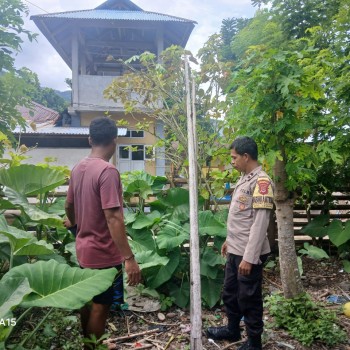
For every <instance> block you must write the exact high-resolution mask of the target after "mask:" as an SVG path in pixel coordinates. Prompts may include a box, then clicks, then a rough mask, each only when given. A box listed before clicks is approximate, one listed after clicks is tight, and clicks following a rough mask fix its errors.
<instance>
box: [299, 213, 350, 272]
mask: <svg viewBox="0 0 350 350" xmlns="http://www.w3.org/2000/svg"><path fill="white" fill-rule="evenodd" d="M302 233H304V234H307V235H309V236H311V237H324V236H328V237H329V240H330V242H331V243H332V244H334V245H335V246H336V247H337V248H338V252H339V256H340V257H342V258H344V257H348V251H349V246H350V221H346V222H342V221H340V220H332V221H330V217H329V215H319V216H317V217H316V218H315V219H313V220H312V221H311V222H310V223H309V224H308V225H307V226H305V227H304V228H303V229H302ZM314 248H315V247H314ZM344 269H345V271H347V272H348V271H350V269H349V268H348V265H347V260H344Z"/></svg>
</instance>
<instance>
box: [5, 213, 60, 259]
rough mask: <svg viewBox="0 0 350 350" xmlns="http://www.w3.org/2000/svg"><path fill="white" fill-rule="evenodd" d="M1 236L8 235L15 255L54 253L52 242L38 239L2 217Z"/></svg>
mask: <svg viewBox="0 0 350 350" xmlns="http://www.w3.org/2000/svg"><path fill="white" fill-rule="evenodd" d="M0 236H3V237H6V238H7V239H8V241H9V243H10V246H11V251H12V254H13V255H33V256H35V255H48V254H54V248H53V246H52V244H48V243H46V242H45V241H38V240H37V239H36V238H35V237H34V236H33V234H31V233H30V232H26V231H22V230H19V229H18V228H16V227H12V226H8V225H7V223H6V219H5V218H4V217H0Z"/></svg>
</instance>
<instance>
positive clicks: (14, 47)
mask: <svg viewBox="0 0 350 350" xmlns="http://www.w3.org/2000/svg"><path fill="white" fill-rule="evenodd" d="M27 14H28V11H27V8H26V6H25V5H24V4H23V3H22V2H21V1H20V0H7V1H1V2H0V155H1V154H2V153H3V150H4V147H5V145H6V144H9V142H10V140H13V136H12V132H11V131H12V130H13V129H14V128H15V127H16V125H24V123H25V121H24V119H23V118H22V117H21V115H20V113H19V112H18V111H17V109H16V106H17V105H26V104H28V103H29V98H28V97H27V96H26V95H25V91H26V89H27V88H28V86H27V84H26V83H25V82H24V81H23V79H21V78H20V77H19V76H18V74H17V73H16V71H15V69H14V55H15V54H16V53H17V52H19V51H20V50H21V44H22V43H23V37H26V38H27V39H28V40H30V41H32V40H33V39H34V38H35V35H34V34H32V33H30V32H29V31H28V30H26V29H24V28H23V24H24V22H23V18H22V16H26V15H27Z"/></svg>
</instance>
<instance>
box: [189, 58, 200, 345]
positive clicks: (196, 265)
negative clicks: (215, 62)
mask: <svg viewBox="0 0 350 350" xmlns="http://www.w3.org/2000/svg"><path fill="white" fill-rule="evenodd" d="M185 82H186V93H187V133H188V161H189V179H188V182H189V191H190V232H191V234H190V256H191V261H190V276H191V350H202V309H201V306H202V305H201V279H200V262H199V237H198V178H197V152H196V151H197V134H196V132H195V131H196V127H195V123H196V115H195V111H194V110H193V109H192V108H193V105H192V102H191V100H192V98H191V97H192V96H191V95H192V94H193V90H192V93H191V84H190V67H189V62H188V58H187V56H186V57H185Z"/></svg>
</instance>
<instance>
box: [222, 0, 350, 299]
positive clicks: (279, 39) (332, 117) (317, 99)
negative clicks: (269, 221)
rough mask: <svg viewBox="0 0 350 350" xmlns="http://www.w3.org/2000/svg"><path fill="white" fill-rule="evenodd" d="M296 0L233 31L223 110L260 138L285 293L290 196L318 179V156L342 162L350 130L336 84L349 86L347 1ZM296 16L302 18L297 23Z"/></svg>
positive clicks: (295, 282)
mask: <svg viewBox="0 0 350 350" xmlns="http://www.w3.org/2000/svg"><path fill="white" fill-rule="evenodd" d="M259 3H262V2H261V1H260V2H259ZM297 3H298V4H299V3H300V2H293V1H282V0H276V1H273V2H272V4H270V9H269V10H267V9H266V10H259V11H258V12H257V14H256V16H255V18H254V19H253V20H252V21H251V22H250V23H249V25H248V26H247V27H245V28H243V29H242V30H241V31H240V32H239V33H238V34H237V35H236V36H235V38H234V40H233V42H232V44H231V48H232V51H233V53H234V54H235V55H236V57H237V59H236V62H235V64H236V65H235V70H234V73H233V79H232V83H231V86H230V96H229V102H230V103H232V109H231V113H230V114H229V116H228V117H229V120H230V123H231V125H232V126H234V127H235V128H236V130H237V132H238V133H240V134H249V135H251V136H252V137H254V138H255V139H257V140H258V141H260V145H261V148H262V149H263V151H264V158H265V159H264V165H265V167H267V168H268V167H270V168H271V167H272V166H273V171H274V175H275V183H276V213H277V223H278V231H279V250H280V264H281V279H282V284H283V289H284V293H285V296H286V297H288V298H291V297H295V296H297V295H298V294H299V293H300V292H301V291H302V285H301V282H300V276H299V273H298V267H297V259H296V253H295V245H294V227H293V206H294V202H295V199H296V198H297V195H298V193H308V192H309V191H310V188H311V186H312V185H315V184H316V180H317V172H318V170H319V169H320V168H321V167H322V165H323V164H324V162H326V161H329V160H330V159H331V160H332V162H333V164H334V165H336V166H341V164H342V162H343V161H344V160H345V158H344V157H343V156H342V146H343V145H344V144H345V140H348V138H349V132H348V124H349V110H350V109H349V103H348V102H349V101H348V96H346V97H345V94H344V93H342V92H340V91H339V90H342V91H343V92H344V90H343V86H344V85H345V86H347V87H348V86H349V85H348V84H349V82H348V80H347V78H348V65H345V62H346V55H347V54H346V52H348V50H349V45H348V44H349V42H348V41H347V45H345V44H344V41H342V38H344V34H345V33H346V32H344V26H345V25H346V21H345V18H349V17H346V16H347V15H348V14H349V9H348V7H347V6H346V1H342V2H333V1H322V4H325V9H328V10H329V11H328V12H327V13H325V12H324V11H323V12H319V13H318V12H317V11H313V5H314V3H315V2H314V1H306V0H305V1H303V2H302V6H301V10H300V9H299V8H298V6H299V5H298V4H297ZM319 3H320V2H317V4H318V5H319ZM291 4H292V5H293V8H291ZM334 7H336V9H335V8H334ZM308 9H310V12H311V13H307V12H306V10H308ZM296 12H298V13H299V15H295V13H296ZM282 16H283V18H284V19H285V18H293V21H294V23H289V22H288V21H285V20H284V21H282V20H281V18H282ZM308 16H309V17H308ZM306 18H309V20H308V21H307V20H306ZM340 18H341V19H340ZM286 22H288V24H286ZM299 22H302V23H308V26H307V27H304V28H300V26H298V24H300V23H299ZM347 24H348V23H347ZM332 26H333V27H332ZM337 28H338V29H337ZM340 28H342V29H340ZM296 30H297V31H296ZM347 30H348V27H347ZM336 48H337V49H336ZM340 87H341V88H340Z"/></svg>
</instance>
